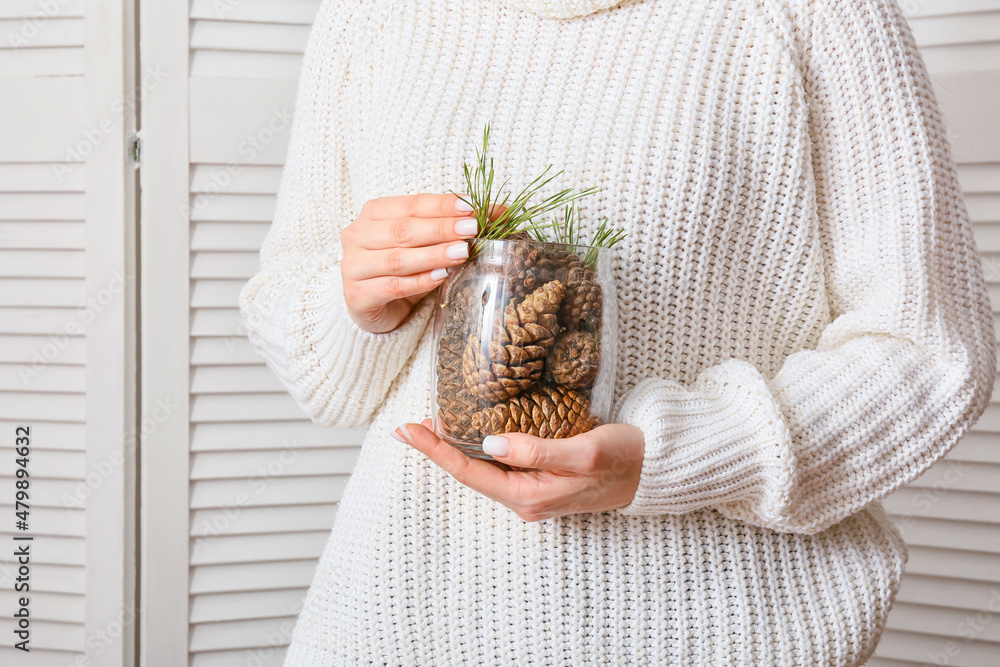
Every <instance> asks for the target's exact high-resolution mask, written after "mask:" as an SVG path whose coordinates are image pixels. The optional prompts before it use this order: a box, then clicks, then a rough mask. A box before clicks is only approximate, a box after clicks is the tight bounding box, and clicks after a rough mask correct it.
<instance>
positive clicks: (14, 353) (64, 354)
mask: <svg viewBox="0 0 1000 667" xmlns="http://www.w3.org/2000/svg"><path fill="white" fill-rule="evenodd" d="M83 348H84V343H83V340H82V339H80V338H75V337H73V336H17V335H14V336H8V335H3V334H0V363H16V364H25V368H26V372H28V371H30V372H35V371H37V372H44V369H45V368H46V367H47V366H49V365H51V364H82V363H83ZM42 419H45V418H44V417H42Z"/></svg>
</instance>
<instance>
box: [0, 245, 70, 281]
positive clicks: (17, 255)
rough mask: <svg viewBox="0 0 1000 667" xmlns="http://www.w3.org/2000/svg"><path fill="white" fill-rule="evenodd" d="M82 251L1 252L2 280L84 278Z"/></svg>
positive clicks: (0, 269)
mask: <svg viewBox="0 0 1000 667" xmlns="http://www.w3.org/2000/svg"><path fill="white" fill-rule="evenodd" d="M85 272H86V256H85V255H84V253H83V251H81V250H0V277H2V278H83V277H84V276H85Z"/></svg>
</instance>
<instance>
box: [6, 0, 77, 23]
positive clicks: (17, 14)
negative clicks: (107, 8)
mask: <svg viewBox="0 0 1000 667" xmlns="http://www.w3.org/2000/svg"><path fill="white" fill-rule="evenodd" d="M40 10H42V7H41V6H40V5H39V2H38V0H4V1H3V3H2V4H0V19H34V18H36V17H37V16H38V15H39V14H41V15H42V16H43V17H50V16H52V17H54V16H60V17H63V18H68V17H71V16H81V17H82V16H83V0H58V2H57V3H56V4H55V6H54V7H53V6H52V5H47V9H46V10H42V11H40Z"/></svg>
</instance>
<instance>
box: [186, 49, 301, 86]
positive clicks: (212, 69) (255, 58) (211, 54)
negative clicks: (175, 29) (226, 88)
mask: <svg viewBox="0 0 1000 667" xmlns="http://www.w3.org/2000/svg"><path fill="white" fill-rule="evenodd" d="M301 68H302V57H301V56H300V55H299V54H298V53H255V52H253V51H215V50H212V49H198V50H197V51H193V52H192V53H191V76H192V77H225V76H234V77H239V78H241V79H286V80H288V81H296V80H298V78H299V71H300V70H301Z"/></svg>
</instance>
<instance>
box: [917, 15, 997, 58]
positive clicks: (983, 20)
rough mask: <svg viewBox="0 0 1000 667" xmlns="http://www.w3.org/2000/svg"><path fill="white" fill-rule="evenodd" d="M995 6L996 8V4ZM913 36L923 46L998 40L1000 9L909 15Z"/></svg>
mask: <svg viewBox="0 0 1000 667" xmlns="http://www.w3.org/2000/svg"><path fill="white" fill-rule="evenodd" d="M993 9H996V8H995V7H994V8H993ZM910 26H911V27H912V28H913V36H914V38H915V39H916V40H917V44H919V45H920V46H921V48H927V47H932V46H943V45H946V44H968V43H975V42H981V43H982V42H987V43H988V42H996V41H997V35H1000V11H982V12H976V13H968V14H952V15H945V16H935V17H933V18H922V17H919V16H915V17H913V18H911V19H910Z"/></svg>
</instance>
